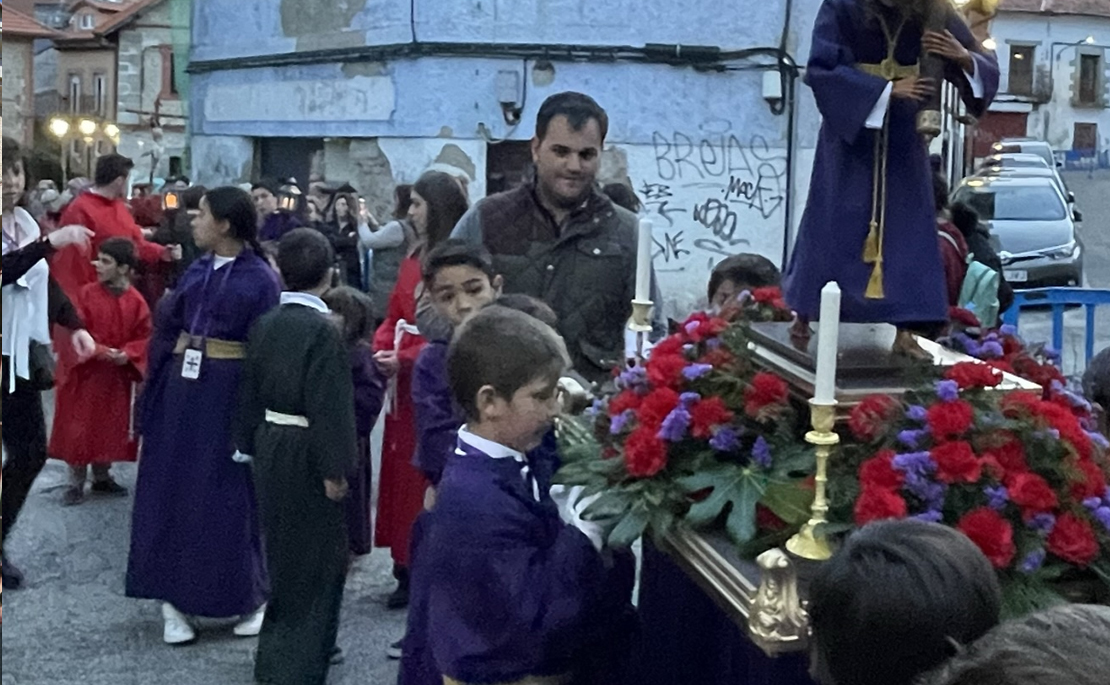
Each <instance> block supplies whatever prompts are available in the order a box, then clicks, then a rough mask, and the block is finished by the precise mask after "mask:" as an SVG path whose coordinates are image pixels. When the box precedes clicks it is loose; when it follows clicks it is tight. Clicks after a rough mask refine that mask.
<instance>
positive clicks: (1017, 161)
mask: <svg viewBox="0 0 1110 685" xmlns="http://www.w3.org/2000/svg"><path fill="white" fill-rule="evenodd" d="M996 166H998V167H1006V168H1008V169H1051V168H1052V167H1051V166H1050V165H1049V163H1048V162H1046V161H1044V158H1043V157H1041V156H1040V155H1035V154H1033V153H1031V152H997V153H995V154H993V155H991V156H990V157H987V158H985V159H984V160H983V163H982V164H980V165H979V168H980V169H986V168H989V167H996Z"/></svg>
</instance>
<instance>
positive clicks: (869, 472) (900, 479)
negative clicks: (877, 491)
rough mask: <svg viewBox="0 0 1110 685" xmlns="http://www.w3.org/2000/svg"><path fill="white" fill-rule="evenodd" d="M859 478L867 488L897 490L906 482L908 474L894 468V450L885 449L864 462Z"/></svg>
mask: <svg viewBox="0 0 1110 685" xmlns="http://www.w3.org/2000/svg"><path fill="white" fill-rule="evenodd" d="M859 480H860V483H861V484H862V485H863V487H864V488H865V489H866V488H886V489H888V490H897V489H898V488H900V487H902V484H903V483H905V482H906V475H905V474H904V473H902V472H901V471H899V470H897V469H895V468H894V450H883V451H882V452H879V453H878V454H876V455H875V456H874V457H872V458H871V459H868V460H867V461H865V462H863V464H862V465H861V466H860V469H859Z"/></svg>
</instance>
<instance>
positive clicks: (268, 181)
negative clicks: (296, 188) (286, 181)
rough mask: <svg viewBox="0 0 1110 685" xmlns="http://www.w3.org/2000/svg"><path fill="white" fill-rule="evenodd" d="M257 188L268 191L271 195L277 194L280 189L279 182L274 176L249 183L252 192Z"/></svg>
mask: <svg viewBox="0 0 1110 685" xmlns="http://www.w3.org/2000/svg"><path fill="white" fill-rule="evenodd" d="M259 188H262V189H264V190H268V191H270V194H271V195H277V194H278V191H279V190H280V189H281V184H280V183H278V181H277V179H276V178H269V177H267V178H260V179H258V180H257V181H255V182H254V183H252V184H251V192H252V193H253V192H254V191H256V190H258V189H259Z"/></svg>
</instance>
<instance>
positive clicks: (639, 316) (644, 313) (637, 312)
mask: <svg viewBox="0 0 1110 685" xmlns="http://www.w3.org/2000/svg"><path fill="white" fill-rule="evenodd" d="M654 306H655V303H654V302H652V301H651V300H632V318H631V319H629V320H628V330H630V331H632V332H633V333H635V334H636V361H637V363H640V362H643V361H644V340H645V338H646V337H647V334H648V333H651V310H652V307H654Z"/></svg>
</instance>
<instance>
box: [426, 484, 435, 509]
mask: <svg viewBox="0 0 1110 685" xmlns="http://www.w3.org/2000/svg"><path fill="white" fill-rule="evenodd" d="M435 508H436V488H435V486H434V485H429V486H428V489H427V490H425V491H424V510H425V511H431V510H432V509H435Z"/></svg>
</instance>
